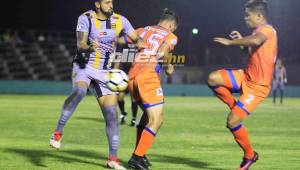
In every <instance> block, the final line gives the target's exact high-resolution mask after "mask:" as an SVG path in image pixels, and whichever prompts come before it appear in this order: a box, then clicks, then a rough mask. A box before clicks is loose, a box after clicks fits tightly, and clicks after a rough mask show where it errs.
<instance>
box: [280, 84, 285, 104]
mask: <svg viewBox="0 0 300 170" xmlns="http://www.w3.org/2000/svg"><path fill="white" fill-rule="evenodd" d="M279 93H280V103H281V104H282V103H283V95H284V84H283V82H282V83H281V84H280V87H279Z"/></svg>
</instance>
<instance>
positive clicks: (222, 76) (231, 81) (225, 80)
mask: <svg viewBox="0 0 300 170" xmlns="http://www.w3.org/2000/svg"><path fill="white" fill-rule="evenodd" d="M241 74H242V72H241V71H240V70H230V69H222V70H218V71H215V72H212V73H211V74H210V75H209V77H208V85H209V87H210V88H211V89H212V90H213V92H214V93H215V94H216V96H217V97H218V98H219V99H220V100H221V101H223V102H224V103H225V104H227V105H228V107H229V108H230V109H231V108H232V107H233V106H234V105H235V102H236V101H235V99H234V97H233V95H232V92H239V90H240V86H241Z"/></svg>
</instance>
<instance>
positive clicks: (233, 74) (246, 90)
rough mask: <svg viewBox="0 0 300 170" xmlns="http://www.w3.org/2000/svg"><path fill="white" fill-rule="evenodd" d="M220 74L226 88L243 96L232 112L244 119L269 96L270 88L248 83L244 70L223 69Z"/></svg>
mask: <svg viewBox="0 0 300 170" xmlns="http://www.w3.org/2000/svg"><path fill="white" fill-rule="evenodd" d="M218 72H219V73H220V74H221V76H222V78H223V80H224V82H225V87H226V88H228V89H229V90H231V92H233V93H236V92H239V93H240V94H241V96H240V98H239V100H238V101H237V102H236V105H235V106H234V107H233V108H232V112H233V113H234V114H236V115H238V116H240V117H241V118H243V119H244V118H245V117H246V116H247V115H250V113H252V112H253V111H254V109H255V108H256V107H257V106H258V104H260V103H261V102H262V101H263V100H264V99H265V98H267V97H268V95H269V92H270V87H269V86H262V85H256V84H253V83H251V82H249V81H247V80H246V78H245V73H244V71H243V70H234V69H222V70H219V71H218Z"/></svg>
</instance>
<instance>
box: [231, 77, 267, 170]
mask: <svg viewBox="0 0 300 170" xmlns="http://www.w3.org/2000/svg"><path fill="white" fill-rule="evenodd" d="M253 87H254V86H253V85H251V86H250V87H249V86H248V85H247V84H246V83H243V88H242V89H241V90H242V96H241V97H240V99H239V100H238V101H237V102H236V105H235V106H234V107H233V108H232V110H231V113H230V114H229V116H228V118H227V127H228V128H229V129H230V131H231V133H232V134H233V136H234V139H235V141H236V142H237V144H238V145H239V146H240V147H241V149H242V150H243V151H244V157H243V161H242V163H241V165H240V168H239V169H240V170H243V169H247V168H249V167H250V166H251V165H252V164H253V163H254V162H256V161H257V160H258V154H257V153H256V152H255V151H254V150H253V148H252V145H251V143H250V139H249V135H248V132H247V130H246V127H245V125H243V124H242V121H243V120H244V119H245V118H246V117H247V116H248V115H250V113H252V112H253V111H254V109H255V108H256V107H257V105H258V104H259V103H260V102H262V101H263V100H264V97H261V96H264V95H265V94H268V91H269V90H268V89H267V88H266V89H262V88H265V87H262V88H258V87H257V88H253Z"/></svg>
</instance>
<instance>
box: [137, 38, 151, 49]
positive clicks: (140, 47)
mask: <svg viewBox="0 0 300 170" xmlns="http://www.w3.org/2000/svg"><path fill="white" fill-rule="evenodd" d="M135 46H136V47H137V48H138V49H144V48H147V47H148V45H147V44H146V43H144V41H143V40H142V39H139V40H138V41H137V42H136V44H135Z"/></svg>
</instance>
